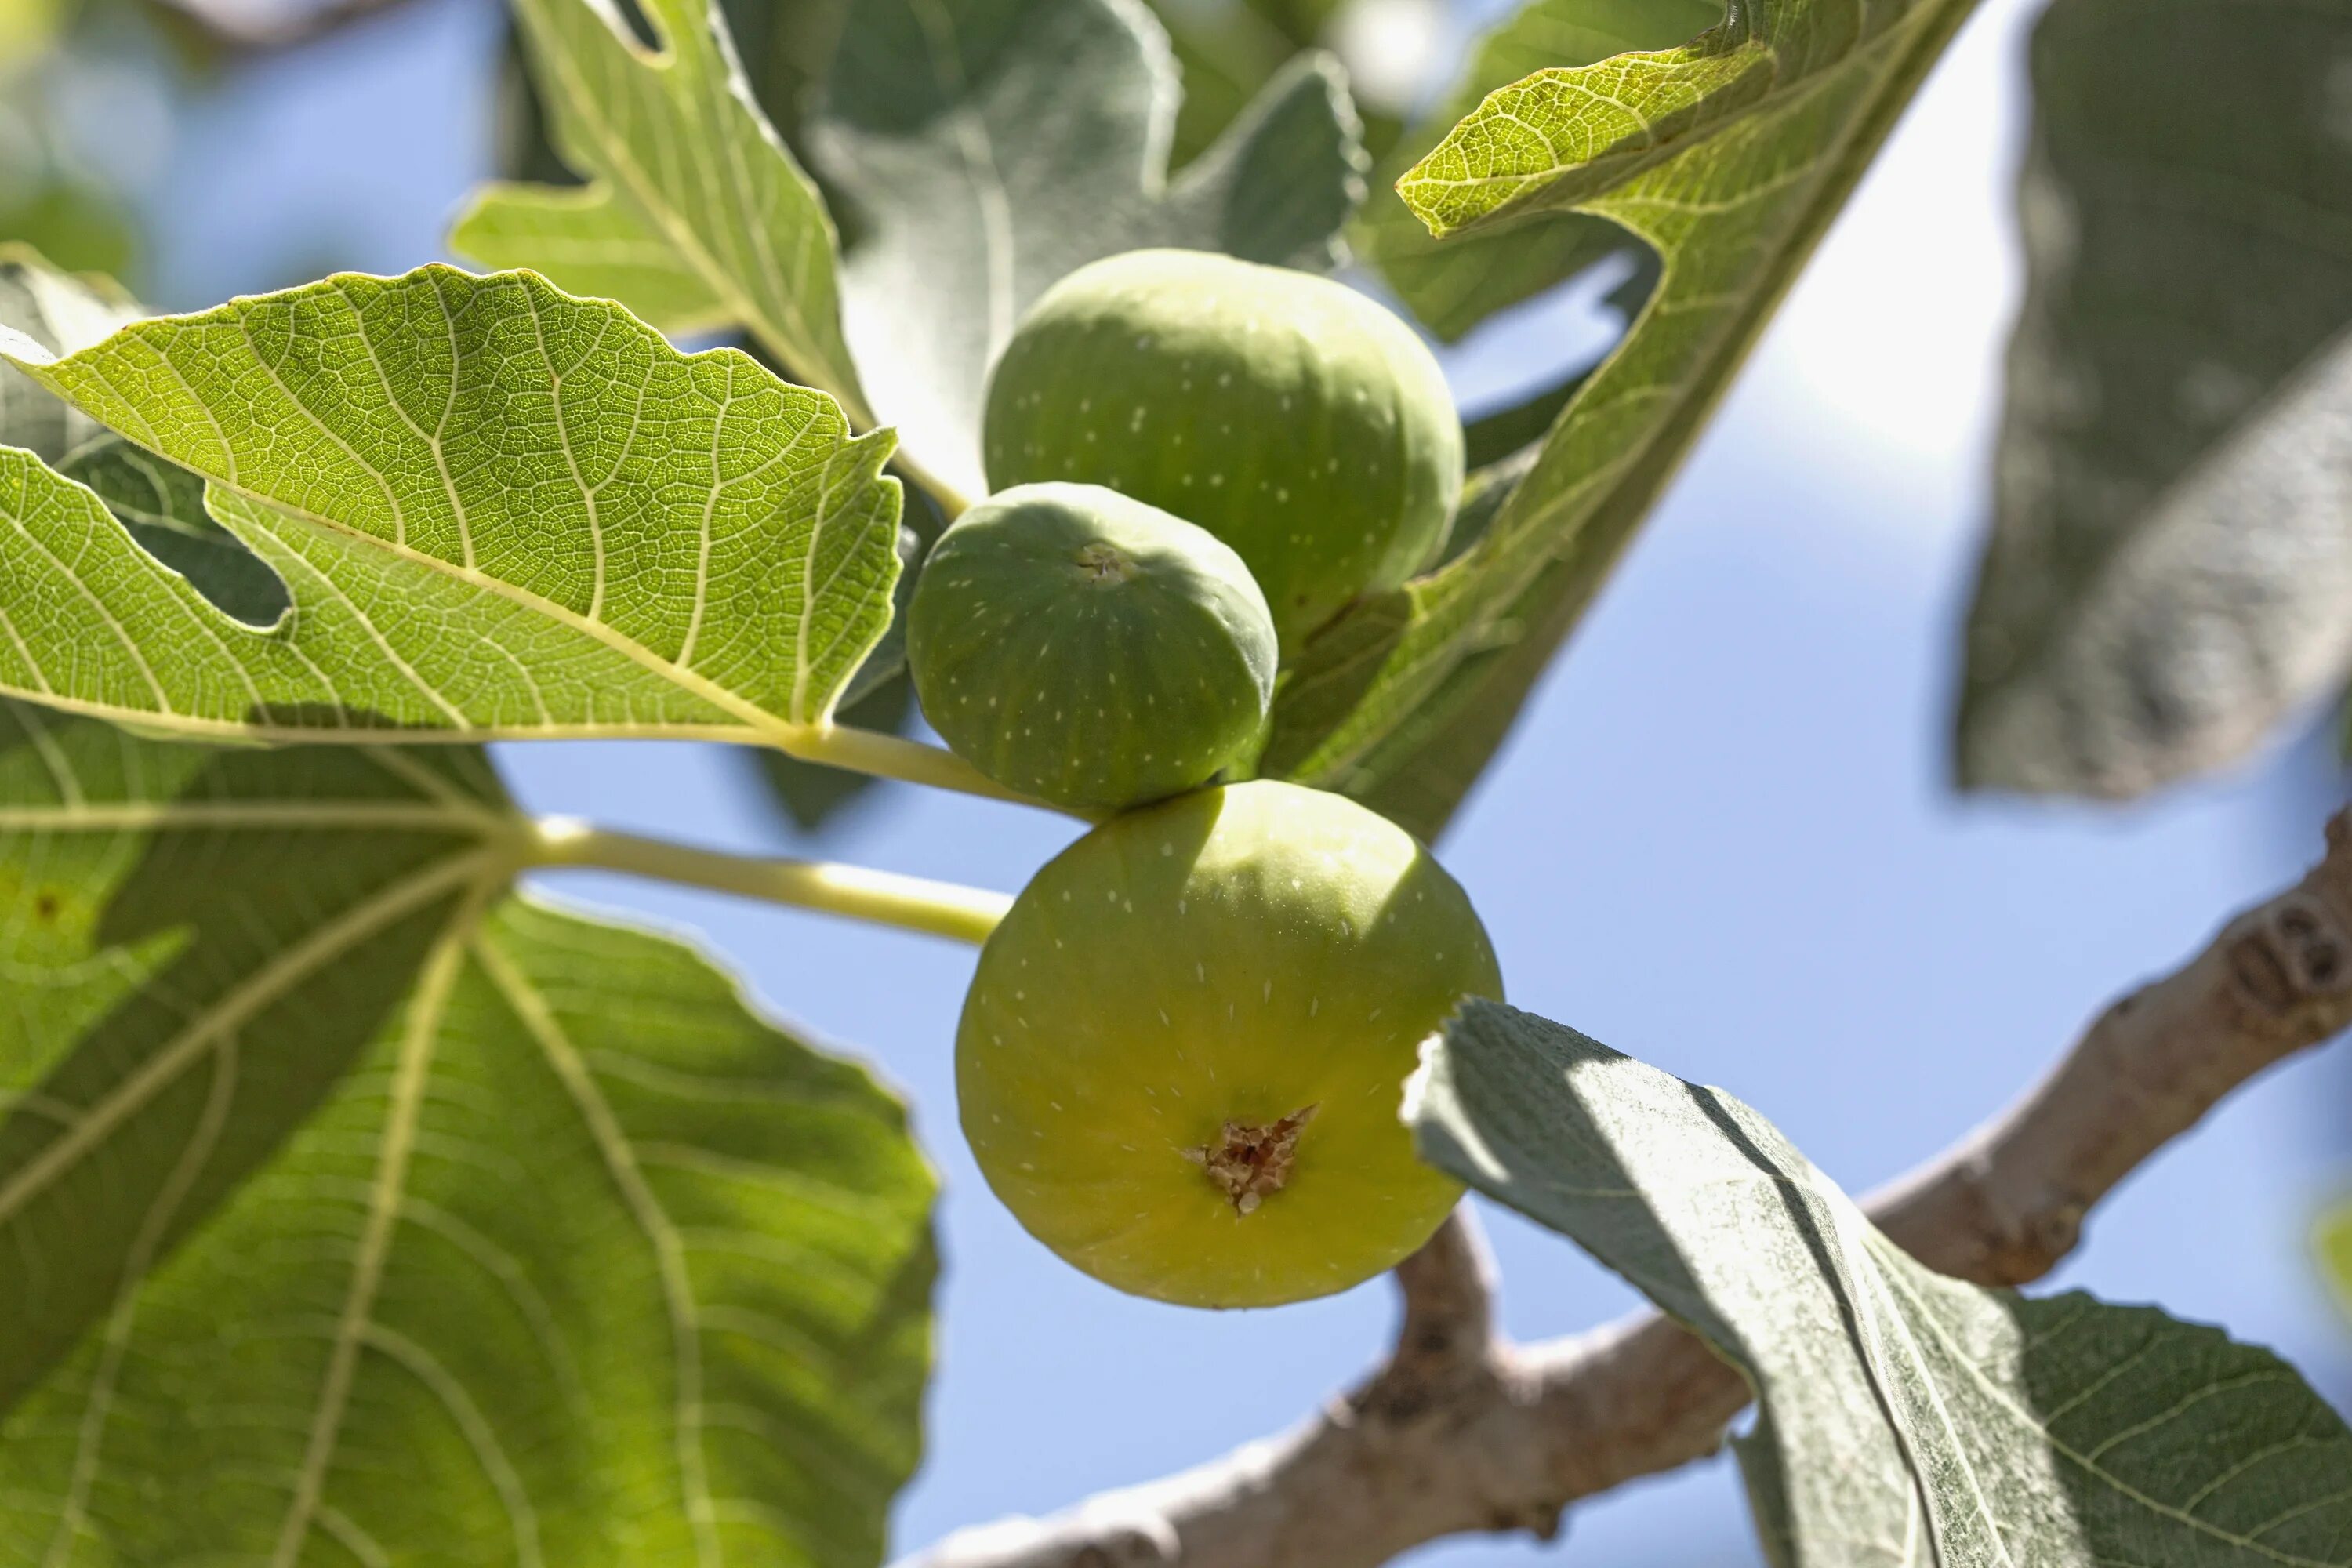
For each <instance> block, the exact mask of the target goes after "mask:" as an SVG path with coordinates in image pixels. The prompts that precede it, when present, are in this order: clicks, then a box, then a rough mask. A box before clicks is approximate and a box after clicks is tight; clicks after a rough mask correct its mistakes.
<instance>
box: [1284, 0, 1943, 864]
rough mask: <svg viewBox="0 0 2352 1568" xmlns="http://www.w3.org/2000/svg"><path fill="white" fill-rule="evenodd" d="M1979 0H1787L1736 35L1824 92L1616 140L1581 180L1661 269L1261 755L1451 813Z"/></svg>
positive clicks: (1466, 215) (1472, 203) (1358, 791)
mask: <svg viewBox="0 0 2352 1568" xmlns="http://www.w3.org/2000/svg"><path fill="white" fill-rule="evenodd" d="M1972 5H1973V0H1908V3H1907V4H1906V5H1899V6H1898V5H1892V4H1878V5H1872V6H1870V7H1869V8H1868V10H1867V13H1866V16H1864V20H1866V21H1867V24H1868V25H1867V26H1865V27H1864V29H1863V30H1862V31H1861V32H1860V33H1859V34H1857V33H1856V31H1855V22H1856V18H1857V15H1858V14H1857V13H1856V12H1855V10H1854V9H1853V7H1852V6H1849V5H1839V6H1824V5H1814V4H1810V3H1808V4H1794V5H1781V6H1780V7H1777V8H1769V9H1773V19H1771V20H1769V21H1758V22H1755V23H1752V24H1750V25H1749V26H1750V29H1751V30H1750V31H1749V32H1748V33H1747V34H1744V35H1742V36H1743V37H1748V39H1749V41H1750V42H1749V44H1743V45H1741V46H1740V47H1743V48H1745V47H1750V44H1753V43H1754V42H1755V40H1758V39H1766V38H1769V39H1770V40H1771V46H1770V47H1771V48H1772V49H1773V50H1774V51H1776V58H1777V53H1778V52H1787V53H1789V54H1790V58H1801V60H1802V63H1803V64H1804V67H1805V72H1804V76H1805V90H1803V91H1801V92H1793V91H1792V92H1780V91H1773V92H1768V93H1765V94H1763V95H1762V96H1761V97H1760V98H1759V99H1758V100H1755V101H1753V102H1744V107H1743V108H1742V109H1741V110H1740V111H1739V112H1738V113H1737V114H1736V115H1734V114H1728V113H1726V114H1725V115H1720V116H1717V118H1715V119H1711V120H1708V121H1706V123H1707V125H1708V127H1709V128H1710V129H1711V131H1712V134H1710V135H1708V136H1706V138H1705V139H1704V140H1700V141H1698V142H1696V145H1690V146H1688V148H1687V150H1686V151H1684V152H1682V153H1681V154H1680V155H1679V156H1676V157H1674V158H1672V159H1670V160H1668V161H1665V162H1664V163H1659V164H1658V165H1657V166H1656V167H1649V168H1646V169H1645V167H1644V166H1645V164H1646V163H1650V162H1653V161H1654V160H1652V159H1650V158H1649V156H1648V154H1647V153H1642V154H1641V155H1638V156H1636V155H1634V154H1633V153H1625V154H1624V155H1623V156H1619V157H1616V158H1615V160H1614V161H1613V162H1612V163H1611V164H1610V169H1611V170H1612V177H1622V176H1623V175H1625V174H1627V173H1629V172H1633V171H1643V172H1640V173H1639V174H1638V176H1637V177H1634V178H1631V179H1626V180H1625V182H1624V183H1623V184H1618V185H1616V186H1615V187H1614V188H1612V189H1608V190H1606V191H1605V192H1596V191H1594V190H1593V188H1592V186H1591V181H1589V180H1579V181H1576V182H1573V183H1572V187H1564V188H1574V189H1577V190H1579V191H1580V192H1582V193H1583V199H1582V202H1581V208H1582V210H1584V211H1587V212H1590V213H1593V214H1597V215H1599V216H1602V217H1606V218H1608V219H1610V220H1611V221H1612V222H1615V223H1617V224H1620V225H1622V226H1624V227H1625V228H1627V229H1628V230H1630V231H1632V232H1633V234H1634V235H1635V236H1637V237H1640V238H1641V239H1643V241H1645V242H1646V243H1648V244H1649V245H1650V246H1651V247H1653V248H1654V250H1655V251H1656V252H1657V253H1658V255H1659V257H1660V258H1661V260H1662V262H1663V264H1664V277H1663V279H1661V280H1660V282H1659V284H1658V286H1657V288H1656V289H1655V291H1654V292H1653V294H1652V295H1651V298H1650V301H1649V304H1648V305H1647V307H1646V308H1645V309H1644V310H1643V312H1642V315H1641V317H1640V319H1639V320H1638V321H1635V323H1634V324H1633V328H1632V330H1631V331H1629V332H1628V333H1627V335H1626V337H1625V340H1624V342H1622V343H1621V344H1620V345H1619V346H1618V348H1617V350H1616V352H1615V353H1612V355H1611V356H1610V358H1609V359H1608V360H1607V361H1606V362H1605V363H1603V364H1602V365H1601V367H1600V368H1599V369H1598V370H1597V371H1595V372H1594V373H1593V374H1592V375H1591V377H1590V378H1589V379H1588V380H1587V381H1586V382H1585V383H1584V384H1583V385H1582V386H1581V387H1580V389H1579V391H1578V393H1577V395H1576V396H1575V397H1574V398H1573V399H1572V400H1571V401H1570V404H1569V405H1568V408H1567V410H1566V411H1565V412H1564V413H1563V414H1562V415H1561V416H1560V418H1559V422H1558V423H1557V424H1556V425H1554V426H1553V427H1552V431H1551V434H1550V437H1549V438H1548V440H1547V441H1546V443H1545V445H1544V447H1543V450H1542V453H1541V456H1540V457H1539V458H1538V460H1537V462H1536V464H1535V466H1534V468H1532V469H1531V470H1530V471H1529V473H1528V476H1527V478H1526V479H1524V480H1522V481H1521V482H1520V484H1519V485H1518V487H1517V489H1515V490H1514V491H1513V492H1512V494H1511V496H1510V498H1509V499H1508V500H1507V501H1505V502H1504V503H1503V505H1502V507H1501V509H1500V510H1499V512H1498V513H1497V515H1496V518H1495V521H1494V522H1493V523H1492V525H1491V526H1489V527H1488V529H1487V530H1486V532H1485V533H1484V534H1483V535H1481V537H1480V538H1479V540H1478V542H1476V544H1475V545H1474V546H1472V547H1471V548H1470V549H1469V550H1467V551H1465V552H1464V553H1462V554H1461V555H1460V556H1458V557H1456V558H1455V559H1454V560H1453V561H1452V562H1451V563H1448V564H1446V565H1445V566H1444V567H1443V568H1441V569H1440V570H1439V571H1437V572H1436V573H1434V574H1432V575H1430V576H1428V577H1424V578H1423V579H1421V580H1420V581H1418V582H1416V583H1413V584H1409V585H1408V586H1407V587H1406V588H1404V589H1402V590H1401V591H1399V592H1398V593H1395V594H1392V595H1384V596H1382V597H1380V598H1377V599H1374V600H1371V601H1368V602H1367V603H1366V604H1364V605H1361V606H1360V608H1359V609H1358V610H1357V611H1355V612H1353V613H1351V614H1349V616H1343V617H1341V619H1340V620H1339V622H1338V623H1336V624H1335V625H1334V626H1331V627H1330V628H1328V630H1327V632H1326V633H1325V634H1323V635H1322V636H1321V637H1318V639H1317V640H1316V641H1315V642H1313V643H1311V644H1310V645H1309V646H1308V648H1307V655H1306V657H1305V658H1304V659H1303V660H1301V662H1300V666H1299V668H1297V670H1296V671H1295V672H1294V675H1293V678H1292V679H1291V681H1290V683H1289V685H1288V686H1287V687H1286V689H1284V690H1283V691H1282V692H1280V693H1278V694H1277V696H1276V714H1275V726H1274V734H1273V739H1272V741H1271V742H1270V743H1269V745H1268V748H1267V752H1266V757H1265V763H1264V764H1263V765H1264V767H1265V771H1266V772H1268V773H1274V774H1276V775H1278V776H1283V777H1290V778H1295V779H1297V780H1299V781H1301V782H1304V783H1308V784H1318V785H1320V786H1322V787H1325V788H1330V789H1339V790H1343V791H1345V792H1347V793H1348V794H1350V795H1355V796H1357V797H1359V798H1361V799H1364V800H1367V801H1369V802H1370V804H1372V805H1375V806H1377V807H1378V808H1380V809H1381V810H1382V811H1384V812H1387V813H1389V814H1390V815H1391V816H1395V817H1396V818H1397V820H1399V821H1401V822H1402V823H1404V824H1405V826H1409V827H1411V828H1412V829H1413V830H1414V831H1415V832H1417V833H1420V834H1422V835H1423V836H1424V837H1431V836H1433V835H1435V834H1436V833H1437V832H1439V831H1440V830H1442V829H1443V828H1444V826H1445V824H1446V823H1447V822H1448V821H1449V820H1450V819H1451V818H1452V816H1453V814H1454V811H1455V810H1456V809H1457V808H1458V807H1459V805H1460V804H1461V801H1462V799H1463V797H1464V795H1466V794H1467V793H1468V791H1469V789H1470V787H1471V785H1472V784H1475V782H1476V781H1477V778H1478V776H1479V774H1480V773H1482V772H1483V771H1484V770H1485V768H1486V763H1488V762H1489V761H1490V760H1491V759H1492V758H1493V756H1494V754H1495V752H1496V748H1497V747H1498V746H1499V745H1500V744H1501V743H1502V741H1503V739H1504V737H1505V736H1506V735H1507V733H1508V731H1509V730H1510V727H1511V724H1512V722H1513V721H1515V720H1516V718H1517V714H1518V712H1519V710H1520V709H1521V707H1522V706H1523V705H1524V703H1525V702H1526V700H1527V697H1528V693H1529V692H1530V691H1531V690H1532V689H1534V687H1535V683H1536V681H1537V680H1538V679H1539V678H1540V677H1541V675H1542V673H1543V671H1544V669H1545V668H1547V667H1548V665H1549V662H1550V658H1551V656H1552V654H1553V653H1554V652H1555V651H1556V650H1557V649H1558V648H1559V646H1560V644H1561V643H1562V642H1563V641H1564V640H1565V639H1566V638H1567V637H1568V635H1569V633H1570V631H1571V630H1573V629H1574V627H1575V626H1576V624H1577V622H1578V621H1579V619H1580V618H1581V616H1582V615H1583V612H1584V609H1585V607H1586V606H1587V605H1589V604H1590V603H1591V599H1592V596H1593V595H1594V594H1595V593H1596V592H1597V591H1598V590H1599V588H1600V585H1601V582H1602V581H1603V580H1604V579H1605V577H1606V576H1607V574H1608V572H1609V570H1610V568H1611V567H1612V565H1614V564H1615V563H1616V560H1617V557H1618V555H1619V554H1620V552H1622V550H1623V549H1624V548H1625V545H1626V544H1627V542H1629V541H1630V540H1631V539H1632V538H1633V533H1634V531H1635V530H1636V529H1637V528H1638V527H1639V526H1640V525H1641V523H1642V521H1643V519H1644V518H1645V517H1646V516H1647V515H1648V513H1649V510H1650V509H1651V507H1652V505H1653V504H1654V502H1655V501H1656V500H1657V498H1658V496H1659V494H1660V493H1661V492H1662V491H1663V490H1664V488H1665V485H1666V482H1667V480H1668V479H1671V478H1672V477H1673V475H1674V472H1675V468H1677V466H1678V465H1679V464H1680V463H1681V461H1682V459H1683V458H1684V456H1685V454H1686V453H1687V452H1688V450H1689V448H1690V446H1691V443H1692V442H1693V441H1694V440H1695V439H1696V437H1697V435H1698V432H1699V430H1700V429H1701V428H1702V427H1703V426H1705V424H1706V417H1707V416H1708V415H1709V414H1711V413H1712V412H1713V411H1714V408H1715V405H1716V403H1717V400H1718V399H1719V398H1720V397H1721V396H1722V395H1723V393H1724V390H1725V389H1726V388H1727V386H1728V385H1729V384H1730V381H1731V378H1732V375H1733V374H1734V373H1735V372H1736V371H1737V370H1738V367H1739V365H1740V363H1741V362H1742V361H1743V360H1744V359H1745V357H1746V356H1747V353H1748V350H1749V348H1750V347H1752V346H1753V345H1754V343H1755V342H1756V339H1757V337H1758V336H1759V333H1760V332H1761V331H1762V330H1763V327H1764V324H1765V322H1766V321H1769V319H1770V317H1771V314H1772V310H1773V309H1774V307H1775V306H1777V305H1778V303H1779V302H1780V296H1781V294H1782V293H1783V292H1784V291H1785V289H1787V287H1788V285H1789V283H1790V280H1791V279H1793V278H1794V277H1795V276H1796V274H1797V272H1798V270H1799V269H1800V268H1801V267H1802V266H1803V264H1804V262H1805V260H1806V258H1808V257H1809V256H1810V255H1811V252H1812V249H1813V247H1814V245H1815V244H1816V243H1818V242H1819V240H1820V238H1821V237H1822V233H1823V232H1824V231H1825V230H1826V229H1827V227H1828V226H1829V224H1830V222H1831V220H1832V218H1834V217H1835V216H1837V213H1838V211H1839V209H1840V208H1841V207H1843V205H1844V203H1845V200H1846V197H1847V196H1848V195H1849V194H1851V192H1852V191H1853V185H1854V183H1855V181H1856V180H1858V179H1859V178H1860V177H1861V174H1862V172H1863V170H1864V168H1865V167H1866V166H1867V165H1868V163H1869V162H1870V159H1871V157H1872V156H1873V155H1874V153H1876V151H1877V149H1878V146H1879V144H1880V142H1882V141H1883V140H1884V139H1885V134H1886V132H1887V131H1888V129H1889V128H1890V127H1891V126H1892V125H1893V123H1894V121H1895V116H1896V115H1897V114H1898V113H1899V111H1900V110H1902V108H1903V106H1904V105H1905V104H1906V102H1908V101H1909V100H1910V97H1911V95H1912V93H1913V91H1914V90H1915V89H1916V88H1917V86H1918V84H1919V81H1920V79H1921V78H1922V77H1924V76H1925V75H1926V73H1927V68H1928V67H1930V66H1931V65H1932V64H1934V62H1935V60H1936V58H1937V56H1938V55H1940V54H1941V52H1942V50H1943V47H1944V45H1945V43H1946V41H1947V40H1948V38H1949V37H1950V36H1951V34H1952V32H1953V30H1954V29H1955V28H1957V27H1958V26H1959V24H1960V22H1961V21H1962V20H1963V19H1964V18H1965V17H1966V16H1967V15H1968V14H1969V10H1970V9H1971V7H1972ZM1729 36H1730V35H1726V37H1729ZM1696 47H1697V46H1694V48H1696ZM1706 47H1707V48H1718V47H1722V40H1721V39H1717V42H1716V43H1713V44H1709V45H1707V46H1706ZM1700 54H1701V55H1703V54H1704V50H1702V51H1700ZM1642 58H1645V59H1648V60H1650V61H1651V62H1652V64H1651V65H1646V66H1642V67H1640V68H1639V69H1636V68H1634V67H1630V66H1629V67H1625V68H1622V69H1623V70H1625V71H1627V72H1630V73H1632V74H1633V75H1634V76H1643V73H1648V74H1649V76H1658V73H1660V72H1664V73H1665V74H1664V76H1662V77H1659V78H1658V79H1659V80H1660V81H1662V82H1664V81H1670V80H1677V79H1685V76H1683V75H1678V74H1677V73H1678V72H1680V70H1681V68H1679V67H1673V66H1671V62H1668V63H1665V64H1661V63H1659V62H1662V61H1667V57H1664V56H1651V57H1642ZM1675 58H1682V57H1681V56H1679V55H1677V56H1675ZM1692 58H1693V60H1694V63H1693V64H1692V66H1691V69H1692V70H1693V71H1697V70H1699V69H1700V68H1701V67H1702V66H1703V65H1704V64H1705V61H1704V60H1703V59H1701V58H1699V57H1698V56H1694V57H1692ZM1725 58H1729V57H1725ZM1563 75H1564V76H1565V77H1567V78H1571V79H1581V78H1578V74H1577V73H1575V72H1567V73H1563ZM1645 79H1646V78H1645ZM1591 80H1594V81H1597V80H1598V79H1597V78H1596V79H1591ZM1551 90H1554V91H1558V90H1563V89H1559V88H1557V87H1556V88H1555V89H1551ZM1661 90H1664V88H1663V87H1662V88H1661ZM1743 101H1744V100H1743ZM1492 102H1493V100H1489V104H1490V105H1491V104H1492ZM1480 112H1481V113H1486V112H1487V110H1481V111H1480ZM1471 123H1472V124H1474V125H1475V123H1477V121H1476V117H1475V116H1474V117H1473V121H1471ZM1459 134H1461V132H1457V135H1459ZM1688 140H1689V139H1688V138H1679V139H1677V140H1676V142H1675V145H1683V144H1684V143H1685V142H1687V141H1688ZM1434 191H1435V188H1434V187H1432V194H1434ZM1493 195H1494V192H1493V191H1491V190H1489V191H1487V192H1486V196H1487V197H1491V196H1493ZM1484 199H1485V198H1484V197H1480V196H1478V195H1476V193H1475V192H1467V191H1465V192H1460V193H1457V194H1456V195H1454V196H1453V197H1451V198H1448V200H1447V203H1446V209H1447V212H1448V213H1449V214H1450V215H1451V221H1452V222H1454V224H1456V225H1457V226H1458V224H1461V223H1468V222H1471V221H1473V218H1474V216H1475V211H1474V209H1475V210H1484V211H1488V212H1491V211H1494V210H1496V208H1495V206H1492V205H1490V206H1486V207H1485V208H1483V209H1479V208H1478V206H1477V204H1478V202H1479V201H1481V200H1484ZM1523 199H1527V200H1532V198H1531V197H1525V196H1524V195H1523ZM1497 205H1499V204H1497ZM1423 216H1431V215H1430V214H1429V213H1424V215H1423ZM1392 790H1393V793H1391V791H1392Z"/></svg>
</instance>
